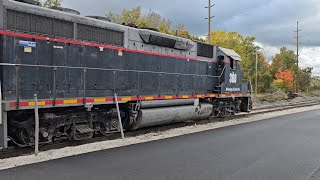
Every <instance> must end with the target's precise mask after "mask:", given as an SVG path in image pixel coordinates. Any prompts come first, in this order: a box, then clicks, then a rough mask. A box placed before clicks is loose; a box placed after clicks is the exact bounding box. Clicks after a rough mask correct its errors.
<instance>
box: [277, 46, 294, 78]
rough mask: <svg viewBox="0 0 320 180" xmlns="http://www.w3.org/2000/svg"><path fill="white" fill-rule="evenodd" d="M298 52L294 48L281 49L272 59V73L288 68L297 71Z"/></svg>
mask: <svg viewBox="0 0 320 180" xmlns="http://www.w3.org/2000/svg"><path fill="white" fill-rule="evenodd" d="M295 64H296V54H295V52H294V51H292V50H288V49H287V48H286V47H282V48H281V49H280V53H278V54H276V55H275V56H274V57H273V59H272V64H271V73H272V74H273V75H275V74H276V73H277V71H278V70H279V69H282V70H288V69H291V70H293V71H294V73H296V70H297V68H296V65H295Z"/></svg>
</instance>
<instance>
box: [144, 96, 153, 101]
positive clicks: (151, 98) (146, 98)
mask: <svg viewBox="0 0 320 180" xmlns="http://www.w3.org/2000/svg"><path fill="white" fill-rule="evenodd" d="M145 100H153V97H152V96H149V97H145Z"/></svg>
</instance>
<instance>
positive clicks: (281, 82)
mask: <svg viewBox="0 0 320 180" xmlns="http://www.w3.org/2000/svg"><path fill="white" fill-rule="evenodd" d="M275 78H276V79H275V80H274V81H273V85H274V87H275V88H277V89H279V90H283V91H291V90H292V88H293V71H292V70H290V69H288V70H284V71H283V70H282V69H279V70H278V71H277V73H276V75H275Z"/></svg>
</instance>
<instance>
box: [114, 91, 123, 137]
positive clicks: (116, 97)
mask: <svg viewBox="0 0 320 180" xmlns="http://www.w3.org/2000/svg"><path fill="white" fill-rule="evenodd" d="M114 100H115V103H116V106H117V114H118V120H119V126H120V131H121V137H122V139H124V133H123V126H122V121H121V114H120V109H119V102H118V96H117V93H114Z"/></svg>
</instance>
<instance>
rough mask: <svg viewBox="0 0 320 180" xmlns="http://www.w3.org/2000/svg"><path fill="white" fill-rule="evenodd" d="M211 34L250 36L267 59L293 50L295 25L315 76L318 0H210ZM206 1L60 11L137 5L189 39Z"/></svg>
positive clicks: (101, 6)
mask: <svg viewBox="0 0 320 180" xmlns="http://www.w3.org/2000/svg"><path fill="white" fill-rule="evenodd" d="M212 2H213V3H214V4H216V6H215V7H214V8H213V9H212V10H213V15H215V18H214V19H213V22H212V26H213V28H214V29H221V30H226V31H236V32H239V33H241V34H242V35H246V36H255V37H256V38H257V39H256V41H257V43H259V44H260V45H262V46H263V48H264V51H265V53H266V54H267V55H268V57H271V56H272V55H274V54H275V53H277V51H278V50H279V48H280V47H282V46H287V47H289V48H290V49H295V39H294V37H295V36H296V35H295V33H294V31H295V29H296V22H297V20H299V21H300V27H301V29H302V32H301V36H302V38H301V43H302V44H301V52H300V53H301V56H300V58H301V64H302V66H312V67H314V71H313V73H314V74H317V75H320V0H238V1H235V0H212ZM207 5H208V0H64V1H63V6H65V7H68V8H73V9H76V10H79V11H80V12H81V13H82V14H83V15H102V16H103V15H105V14H106V13H107V12H108V11H114V12H121V10H122V9H124V8H134V7H137V6H141V7H142V8H143V11H145V12H147V11H148V10H149V9H151V10H152V11H155V12H157V13H159V14H161V15H162V16H163V17H166V18H169V19H170V20H172V22H173V23H174V24H179V23H181V24H185V25H186V27H187V28H188V29H189V30H190V31H191V33H192V34H195V35H205V34H207V22H206V20H205V19H204V18H205V17H206V16H207V10H206V9H204V7H205V6H207Z"/></svg>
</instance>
